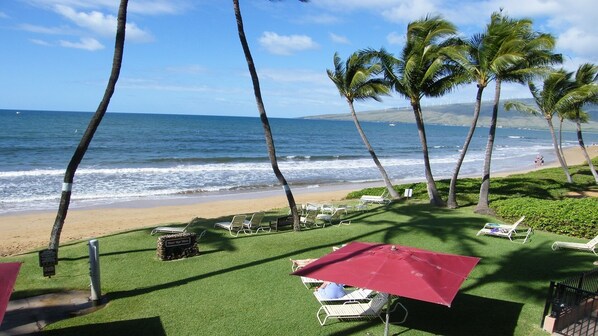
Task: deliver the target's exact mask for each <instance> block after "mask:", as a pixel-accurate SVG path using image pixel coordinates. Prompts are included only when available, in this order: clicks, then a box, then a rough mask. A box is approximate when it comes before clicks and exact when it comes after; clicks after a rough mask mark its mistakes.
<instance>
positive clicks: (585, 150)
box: [575, 117, 598, 184]
mask: <svg viewBox="0 0 598 336" xmlns="http://www.w3.org/2000/svg"><path fill="white" fill-rule="evenodd" d="M575 124H576V125H577V142H578V143H579V146H580V147H581V151H582V153H583V156H584V157H585V158H586V162H587V163H588V166H589V167H590V171H591V172H592V175H594V180H595V181H596V184H598V174H597V173H596V169H595V168H594V164H592V159H591V158H590V155H588V150H587V149H586V146H585V144H584V143H583V136H582V135H581V121H580V120H579V117H578V118H576V119H575Z"/></svg>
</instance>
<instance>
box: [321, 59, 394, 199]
mask: <svg viewBox="0 0 598 336" xmlns="http://www.w3.org/2000/svg"><path fill="white" fill-rule="evenodd" d="M333 62H334V70H330V69H327V70H326V73H327V74H328V78H330V80H331V81H332V82H333V83H334V85H335V86H336V88H337V89H338V92H339V94H340V95H341V97H343V98H345V100H346V101H347V104H349V110H350V111H351V116H352V117H353V122H354V123H355V127H356V128H357V132H358V133H359V136H360V137H361V140H362V141H363V143H364V145H365V147H366V149H367V151H368V152H369V153H370V155H371V157H372V160H374V164H375V165H376V167H378V170H379V171H380V175H382V179H383V181H384V184H385V185H386V190H388V192H389V194H390V197H391V198H399V194H398V193H397V192H396V190H395V189H394V188H393V186H392V182H391V181H390V178H389V177H388V174H387V173H386V170H385V169H384V167H383V166H382V164H381V163H380V160H379V159H378V156H377V155H376V152H375V151H374V148H373V147H372V145H371V144H370V142H369V140H368V138H367V136H366V135H365V132H364V131H363V128H362V127H361V124H360V123H359V119H358V118H357V114H356V113H355V107H354V105H353V102H354V101H355V100H367V99H374V100H376V101H380V100H381V99H380V95H386V94H388V92H389V91H390V90H389V84H388V83H387V82H386V81H385V80H384V79H383V78H378V77H375V76H376V75H377V74H379V73H380V72H381V66H380V65H379V64H369V60H368V58H367V57H364V55H360V54H358V53H353V54H352V55H351V56H349V58H347V60H346V61H345V62H344V63H343V62H342V61H341V58H340V56H338V54H337V53H335V54H334V59H333Z"/></svg>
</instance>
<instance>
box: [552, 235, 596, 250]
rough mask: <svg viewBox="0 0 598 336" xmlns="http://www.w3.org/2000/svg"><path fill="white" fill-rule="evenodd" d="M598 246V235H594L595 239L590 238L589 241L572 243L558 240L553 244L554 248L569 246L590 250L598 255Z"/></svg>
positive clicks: (569, 247) (570, 247)
mask: <svg viewBox="0 0 598 336" xmlns="http://www.w3.org/2000/svg"><path fill="white" fill-rule="evenodd" d="M597 247H598V236H596V237H594V239H592V240H590V241H589V242H587V243H570V242H562V241H556V242H554V244H552V249H553V250H558V249H560V248H568V249H574V250H581V251H589V252H592V253H594V254H595V255H598V253H597V252H596V248H597Z"/></svg>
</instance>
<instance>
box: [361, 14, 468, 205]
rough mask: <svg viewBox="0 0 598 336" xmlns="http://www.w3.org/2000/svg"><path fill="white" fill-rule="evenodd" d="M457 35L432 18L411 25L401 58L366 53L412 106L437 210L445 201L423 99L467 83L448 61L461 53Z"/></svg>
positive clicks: (428, 181)
mask: <svg viewBox="0 0 598 336" xmlns="http://www.w3.org/2000/svg"><path fill="white" fill-rule="evenodd" d="M456 33H457V29H456V27H455V26H454V25H453V24H452V23H450V22H449V21H447V20H444V19H443V18H441V17H439V16H429V17H426V18H424V19H421V20H416V21H413V22H411V23H409V25H408V26H407V35H406V42H405V46H404V47H403V49H402V51H401V54H400V56H399V57H395V56H393V55H392V54H390V53H388V52H387V51H386V50H384V49H381V50H379V51H375V50H367V51H365V54H368V55H370V57H372V58H377V59H378V60H379V61H380V63H381V64H382V67H383V68H384V75H385V77H386V78H387V79H388V80H389V81H390V83H391V85H392V87H393V89H394V90H395V91H396V92H397V93H398V94H399V95H401V96H403V97H405V98H406V99H408V100H409V102H410V105H411V107H412V109H413V114H414V117H415V123H416V125H417V130H418V135H419V138H420V142H421V145H422V154H423V158H424V174H425V178H426V182H427V186H428V196H429V199H430V204H433V205H436V206H441V205H444V201H443V200H442V199H441V198H440V195H439V194H438V190H437V188H436V183H435V181H434V176H433V175H432V168H431V165H430V157H429V153H428V143H427V138H426V130H425V123H424V117H423V113H422V108H421V99H422V98H423V97H439V96H442V95H444V94H446V93H448V92H450V91H451V90H453V89H454V88H455V86H456V85H458V84H461V83H463V82H464V78H463V77H462V76H461V74H460V72H459V68H458V67H457V66H456V65H455V64H454V63H453V62H451V59H450V58H449V57H448V55H451V54H454V53H455V52H457V50H456V49H457V48H458V47H457V45H456V44H455V40H454V39H453V38H454V37H455V36H456Z"/></svg>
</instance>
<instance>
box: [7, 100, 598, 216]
mask: <svg viewBox="0 0 598 336" xmlns="http://www.w3.org/2000/svg"><path fill="white" fill-rule="evenodd" d="M91 116H92V113H83V112H58V111H25V110H20V111H17V110H0V125H1V127H0V158H1V159H0V214H14V213H18V212H23V211H36V210H56V209H57V208H58V202H59V199H60V193H61V188H62V181H63V177H64V170H65V168H66V166H67V164H68V162H69V160H70V158H71V156H72V154H73V153H74V150H75V148H76V146H77V145H78V143H79V141H80V139H81V136H82V134H83V132H84V131H85V129H86V128H87V124H88V123H89V120H90V118H91ZM539 122H541V120H539ZM270 123H271V128H272V132H273V136H274V143H275V145H276V151H277V157H278V159H279V166H280V169H281V170H282V172H283V174H284V175H285V177H286V179H287V180H288V181H289V183H290V184H291V188H293V187H294V188H318V187H323V186H326V185H334V184H351V183H360V182H377V181H380V180H381V178H380V174H379V172H378V170H377V168H376V167H375V165H374V164H373V162H372V159H371V157H370V155H369V153H368V152H367V151H366V149H365V146H364V145H363V143H362V141H361V138H360V137H359V135H358V133H357V131H356V129H355V126H354V124H353V122H352V121H330V120H309V119H282V118H271V119H270ZM362 126H363V128H364V130H365V132H366V135H367V136H368V138H369V140H370V142H371V144H372V146H373V147H374V150H375V151H376V154H377V155H378V156H379V158H380V161H381V162H382V164H383V166H384V167H385V169H386V170H387V172H388V174H389V176H390V177H391V179H393V182H396V183H404V182H411V181H420V180H424V171H423V160H422V154H421V149H420V148H421V147H420V142H419V138H418V135H417V128H416V126H415V125H414V124H401V123H397V124H396V125H395V126H391V125H389V124H387V123H371V122H363V123H362ZM467 130H468V129H467V127H458V126H437V125H427V126H426V134H427V137H428V144H429V151H430V159H431V165H432V170H433V174H434V177H435V178H436V179H441V178H448V177H450V176H451V174H452V171H453V169H454V163H455V161H456V159H457V157H458V155H459V150H460V147H461V146H462V144H463V141H464V137H465V135H466V133H467ZM487 135H488V129H487V128H479V129H478V130H477V131H476V133H475V139H474V141H473V143H472V144H471V146H470V149H469V150H468V153H467V156H466V161H465V162H464V165H463V167H462V169H461V172H460V176H479V175H480V172H481V170H482V167H483V159H484V151H485V146H486V139H487ZM585 136H586V139H585V140H586V143H595V142H598V135H596V134H586V135H585ZM564 144H565V145H566V146H575V145H576V144H577V142H576V137H575V134H574V133H564ZM538 154H540V155H543V157H544V159H545V161H546V162H551V161H554V160H555V159H554V154H553V151H552V144H551V140H550V134H549V132H548V131H539V130H526V129H515V128H499V129H498V130H497V137H496V143H495V149H494V152H493V161H492V171H493V172H495V173H496V172H503V171H517V170H521V169H528V168H531V167H533V165H534V159H535V157H536V155H538ZM268 188H280V186H279V185H278V182H277V180H276V178H275V176H274V174H273V173H272V169H271V166H270V162H269V160H268V155H267V151H266V145H265V141H264V133H263V129H262V125H261V123H260V120H259V118H258V117H224V116H197V115H171V114H168V115H166V114H132V113H107V114H106V115H105V117H104V120H103V121H102V124H101V125H100V127H99V129H98V131H97V132H96V135H95V137H94V139H93V141H92V143H91V145H90V147H89V149H88V151H87V153H86V155H85V157H84V159H83V161H82V162H81V164H80V166H79V168H78V170H77V173H76V175H75V181H74V184H73V193H72V201H71V208H82V207H90V206H99V205H111V204H116V203H119V202H126V201H136V200H154V201H156V200H158V201H159V200H165V199H173V198H189V197H193V196H197V195H206V194H210V193H223V192H243V191H255V190H263V189H268Z"/></svg>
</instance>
